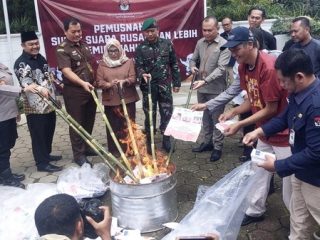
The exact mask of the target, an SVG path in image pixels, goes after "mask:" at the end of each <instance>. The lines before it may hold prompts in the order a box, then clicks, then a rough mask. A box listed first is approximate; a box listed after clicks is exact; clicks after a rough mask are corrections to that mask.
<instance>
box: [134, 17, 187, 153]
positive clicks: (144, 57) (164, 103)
mask: <svg viewBox="0 0 320 240" xmlns="http://www.w3.org/2000/svg"><path fill="white" fill-rule="evenodd" d="M142 31H143V35H144V37H145V40H144V42H142V43H141V44H139V45H138V47H137V48H136V52H135V61H136V68H137V74H138V77H139V79H140V80H141V84H140V89H141V91H142V95H143V111H144V114H145V130H146V133H147V149H148V152H149V153H150V152H151V151H150V149H151V148H150V126H149V118H148V109H149V106H148V81H151V94H152V110H153V111H152V114H153V125H154V126H155V123H156V111H157V104H158V105H159V112H160V117H161V119H160V131H161V133H162V134H163V133H164V131H165V129H166V127H167V125H168V123H169V120H170V118H171V115H172V111H173V101H172V92H171V91H172V90H173V92H175V93H177V92H179V90H180V86H181V79H180V71H179V67H178V63H177V58H176V54H175V51H174V48H173V44H172V42H171V41H169V40H167V39H162V38H160V37H159V27H158V24H157V21H156V20H155V19H153V18H148V19H146V20H145V21H144V22H143V24H142ZM171 85H172V86H173V89H172V88H171ZM162 147H163V149H164V150H165V151H167V152H169V151H170V149H171V143H170V137H169V136H165V135H163V140H162Z"/></svg>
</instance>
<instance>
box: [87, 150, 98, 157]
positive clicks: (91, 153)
mask: <svg viewBox="0 0 320 240" xmlns="http://www.w3.org/2000/svg"><path fill="white" fill-rule="evenodd" d="M85 155H86V156H87V157H95V156H98V154H97V153H96V152H95V151H93V150H88V151H86V152H85Z"/></svg>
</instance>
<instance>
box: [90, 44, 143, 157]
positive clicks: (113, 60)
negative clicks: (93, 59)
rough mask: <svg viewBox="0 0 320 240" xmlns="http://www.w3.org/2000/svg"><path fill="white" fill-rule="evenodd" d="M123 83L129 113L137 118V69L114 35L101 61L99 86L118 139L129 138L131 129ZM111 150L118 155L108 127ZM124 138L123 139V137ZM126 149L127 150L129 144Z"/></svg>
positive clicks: (98, 74)
mask: <svg viewBox="0 0 320 240" xmlns="http://www.w3.org/2000/svg"><path fill="white" fill-rule="evenodd" d="M119 85H121V86H122V93H123V98H124V99H125V102H126V106H127V110H128V115H129V117H130V119H131V120H132V121H135V118H136V105H135V103H136V102H137V101H138V100H139V96H138V93H137V90H136V72H135V67H134V63H133V61H132V59H129V58H128V57H127V56H126V54H125V52H124V50H123V49H122V47H121V44H120V42H119V41H118V40H116V39H114V38H111V39H109V40H108V41H107V43H106V46H105V52H104V54H103V59H102V61H101V62H100V63H99V67H98V71H97V79H96V86H97V87H98V88H101V89H102V104H103V105H104V110H105V114H106V115H107V118H108V120H109V122H110V124H111V127H112V129H113V131H114V132H115V135H116V137H117V139H118V140H122V139H125V138H126V137H127V134H128V131H125V130H126V129H127V123H126V120H125V117H124V115H123V108H122V106H121V101H120V96H119V93H118V86H119ZM107 140H108V150H109V152H111V153H112V154H113V155H115V156H117V157H118V156H119V151H118V150H117V148H116V145H115V144H114V141H113V140H112V137H111V135H110V133H109V131H108V130H107ZM119 142H120V141H119ZM121 145H122V149H123V150H124V151H126V149H125V147H126V146H125V145H124V144H121Z"/></svg>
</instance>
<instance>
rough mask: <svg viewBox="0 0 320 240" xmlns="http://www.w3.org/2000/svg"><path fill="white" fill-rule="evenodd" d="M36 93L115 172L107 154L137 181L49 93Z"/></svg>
mask: <svg viewBox="0 0 320 240" xmlns="http://www.w3.org/2000/svg"><path fill="white" fill-rule="evenodd" d="M37 94H38V95H39V96H40V97H41V98H42V99H43V100H44V101H45V102H46V103H47V104H48V105H49V106H50V107H52V108H53V109H55V111H56V112H57V113H58V115H59V116H60V117H61V118H62V119H63V120H64V121H65V122H66V123H67V124H68V125H69V126H70V127H71V128H72V129H73V130H74V131H75V132H76V133H77V134H79V136H80V137H81V138H83V139H84V141H85V142H86V143H87V144H88V145H89V146H90V147H91V148H92V149H93V150H94V151H95V152H96V153H97V154H98V155H99V157H101V158H102V159H103V160H104V161H105V163H106V164H107V165H108V166H109V167H110V169H111V170H112V171H113V172H114V173H116V170H115V168H114V167H113V166H112V165H111V164H110V163H109V162H108V160H107V159H106V158H105V156H107V157H108V158H109V159H110V160H112V161H113V162H114V163H115V164H116V165H117V166H118V167H119V168H120V169H121V170H123V171H124V172H125V174H127V175H128V176H129V177H130V178H131V179H132V180H133V181H134V182H138V181H137V179H136V178H135V176H134V175H133V174H131V173H130V172H129V171H128V170H127V169H126V168H125V167H124V166H123V165H122V164H121V163H120V162H119V161H118V160H117V158H116V157H114V156H113V155H112V154H111V153H110V152H108V151H106V150H105V149H104V148H103V146H102V145H100V144H99V143H98V142H97V141H96V140H95V139H94V138H93V137H92V136H91V135H90V134H89V133H88V132H87V131H86V130H85V129H84V128H83V127H82V126H81V125H80V124H79V123H78V122H77V121H76V120H74V119H73V118H72V117H71V116H70V115H69V114H68V113H67V112H66V111H65V110H64V109H63V108H62V107H61V105H60V104H58V103H57V102H56V101H55V100H54V99H53V98H52V97H51V96H50V95H49V100H48V99H47V98H45V97H44V96H43V95H42V94H41V93H40V92H37Z"/></svg>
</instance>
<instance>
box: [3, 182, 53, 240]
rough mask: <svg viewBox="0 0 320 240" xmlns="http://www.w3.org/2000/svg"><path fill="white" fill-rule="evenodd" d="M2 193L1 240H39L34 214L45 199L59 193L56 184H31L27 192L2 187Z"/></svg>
mask: <svg viewBox="0 0 320 240" xmlns="http://www.w3.org/2000/svg"><path fill="white" fill-rule="evenodd" d="M0 192H1V197H0V201H1V205H0V213H1V214H0V223H1V224H0V239H10V240H33V239H37V238H38V232H37V229H36V226H35V223H34V212H35V210H36V208H37V207H38V205H39V204H40V203H41V202H42V201H43V200H44V199H45V198H47V197H49V196H52V195H54V194H56V193H57V191H56V184H50V183H35V184H29V185H28V187H27V190H23V189H20V188H15V187H5V186H1V187H0Z"/></svg>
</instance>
